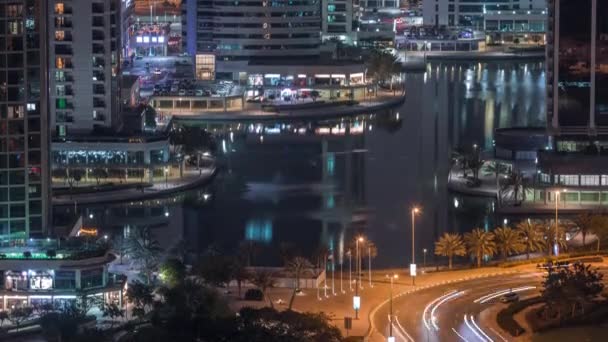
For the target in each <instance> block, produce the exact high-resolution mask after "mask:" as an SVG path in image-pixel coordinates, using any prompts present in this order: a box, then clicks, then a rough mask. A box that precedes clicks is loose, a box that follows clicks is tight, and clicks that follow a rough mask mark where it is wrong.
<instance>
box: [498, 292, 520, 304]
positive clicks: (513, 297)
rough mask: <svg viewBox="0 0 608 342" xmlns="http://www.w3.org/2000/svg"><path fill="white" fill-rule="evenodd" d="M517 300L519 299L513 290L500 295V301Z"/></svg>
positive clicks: (509, 301)
mask: <svg viewBox="0 0 608 342" xmlns="http://www.w3.org/2000/svg"><path fill="white" fill-rule="evenodd" d="M518 300H519V295H518V294H517V293H515V292H509V293H507V294H505V295H503V296H502V297H500V302H501V303H511V302H517V301H518Z"/></svg>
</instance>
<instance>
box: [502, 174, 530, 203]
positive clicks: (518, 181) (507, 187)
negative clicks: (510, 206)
mask: <svg viewBox="0 0 608 342" xmlns="http://www.w3.org/2000/svg"><path fill="white" fill-rule="evenodd" d="M500 188H501V189H500V190H501V192H502V193H503V194H504V193H507V192H510V193H511V199H512V200H513V202H514V203H516V204H521V202H523V201H525V200H526V191H527V190H528V180H527V179H526V178H525V177H524V174H523V173H521V172H511V173H509V174H508V175H507V178H506V179H505V180H504V182H503V183H502V185H501V187H500ZM520 198H521V199H520Z"/></svg>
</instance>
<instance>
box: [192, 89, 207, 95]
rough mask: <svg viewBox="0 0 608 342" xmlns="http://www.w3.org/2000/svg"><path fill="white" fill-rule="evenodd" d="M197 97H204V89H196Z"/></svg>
mask: <svg viewBox="0 0 608 342" xmlns="http://www.w3.org/2000/svg"><path fill="white" fill-rule="evenodd" d="M194 93H195V94H196V96H204V95H205V92H204V91H203V89H196V90H195V92H194Z"/></svg>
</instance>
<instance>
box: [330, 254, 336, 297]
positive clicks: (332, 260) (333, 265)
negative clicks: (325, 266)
mask: <svg viewBox="0 0 608 342" xmlns="http://www.w3.org/2000/svg"><path fill="white" fill-rule="evenodd" d="M335 274H336V262H335V261H334V251H333V249H332V251H331V293H332V294H333V295H334V296H335V295H336V290H335V287H334V284H335Z"/></svg>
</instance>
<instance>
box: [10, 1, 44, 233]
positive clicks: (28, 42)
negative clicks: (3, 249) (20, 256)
mask: <svg viewBox="0 0 608 342" xmlns="http://www.w3.org/2000/svg"><path fill="white" fill-rule="evenodd" d="M45 32H47V21H46V1H44V0H0V239H25V238H27V237H29V236H43V235H46V234H47V232H46V228H47V216H48V204H49V189H48V182H49V168H48V149H49V148H48V147H49V143H48V135H47V127H48V124H47V113H48V111H47V103H48V98H47V91H46V89H47V88H48V86H47V76H46V75H47V67H46V65H47V58H46V56H47V51H46V44H45V42H46V39H45V38H44V34H45Z"/></svg>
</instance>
